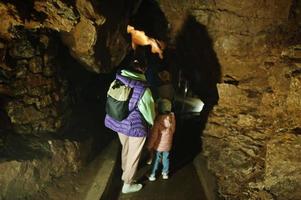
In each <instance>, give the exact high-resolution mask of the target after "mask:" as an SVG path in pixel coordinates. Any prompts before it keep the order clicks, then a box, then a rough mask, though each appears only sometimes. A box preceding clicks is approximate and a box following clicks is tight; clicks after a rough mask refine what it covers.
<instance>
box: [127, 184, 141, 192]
mask: <svg viewBox="0 0 301 200" xmlns="http://www.w3.org/2000/svg"><path fill="white" fill-rule="evenodd" d="M141 188H142V184H135V183H134V184H127V183H125V184H123V187H122V193H123V194H127V193H131V192H138V191H139V190H141Z"/></svg>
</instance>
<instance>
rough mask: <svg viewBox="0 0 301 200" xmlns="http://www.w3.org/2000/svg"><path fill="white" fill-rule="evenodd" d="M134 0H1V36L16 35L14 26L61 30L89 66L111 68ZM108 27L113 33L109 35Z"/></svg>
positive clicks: (121, 50)
mask: <svg viewBox="0 0 301 200" xmlns="http://www.w3.org/2000/svg"><path fill="white" fill-rule="evenodd" d="M137 3H139V1H131V2H127V1H121V2H118V4H119V6H115V4H116V2H97V1H93V0H91V1H90V0H77V1H74V2H72V3H71V2H69V1H67V0H47V1H40V0H34V1H30V2H22V1H21V2H15V1H9V0H6V1H5V2H0V11H1V12H0V13H1V14H0V19H1V22H2V26H1V27H0V37H1V38H3V39H5V40H9V39H12V38H15V37H17V34H16V32H15V28H16V26H23V27H25V28H26V29H40V28H46V29H51V30H55V31H57V32H60V33H61V35H62V40H63V41H64V43H65V44H66V45H67V46H68V47H69V49H70V53H71V55H72V56H74V58H75V59H78V60H79V62H80V63H82V64H83V66H85V67H86V68H87V69H88V70H90V71H93V72H97V73H100V72H104V71H111V70H112V69H113V68H114V67H116V65H118V64H119V63H120V62H121V60H122V59H123V58H124V57H125V54H126V53H127V49H128V47H129V44H128V41H127V37H126V23H127V21H128V17H129V16H128V14H127V13H130V8H131V7H133V6H134V5H136V4H137ZM104 9H105V10H104ZM111 13H114V15H112V14H111ZM109 31H110V35H111V36H113V37H109V36H108V32H109ZM98 52H101V54H100V53H98ZM104 53H105V54H104Z"/></svg>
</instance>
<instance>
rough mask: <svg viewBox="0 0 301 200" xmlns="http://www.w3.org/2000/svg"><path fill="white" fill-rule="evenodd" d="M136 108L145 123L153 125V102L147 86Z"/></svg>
mask: <svg viewBox="0 0 301 200" xmlns="http://www.w3.org/2000/svg"><path fill="white" fill-rule="evenodd" d="M138 108H139V111H140V112H141V114H142V115H143V117H144V119H145V120H146V121H147V123H148V124H150V125H153V124H154V118H155V103H154V99H153V96H152V92H151V91H150V89H149V88H146V90H145V92H144V94H143V96H142V97H141V99H140V100H139V102H138Z"/></svg>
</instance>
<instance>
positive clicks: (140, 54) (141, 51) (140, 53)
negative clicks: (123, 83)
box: [130, 45, 151, 72]
mask: <svg viewBox="0 0 301 200" xmlns="http://www.w3.org/2000/svg"><path fill="white" fill-rule="evenodd" d="M150 51H151V46H150V45H147V46H137V47H136V49H135V50H134V52H133V57H132V59H131V63H130V69H132V70H134V71H139V72H145V71H146V69H147V66H148V61H147V57H148V54H149V53H150Z"/></svg>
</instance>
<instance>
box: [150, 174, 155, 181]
mask: <svg viewBox="0 0 301 200" xmlns="http://www.w3.org/2000/svg"><path fill="white" fill-rule="evenodd" d="M148 180H149V181H155V180H156V177H155V175H153V174H151V175H150V176H149V177H148Z"/></svg>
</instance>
